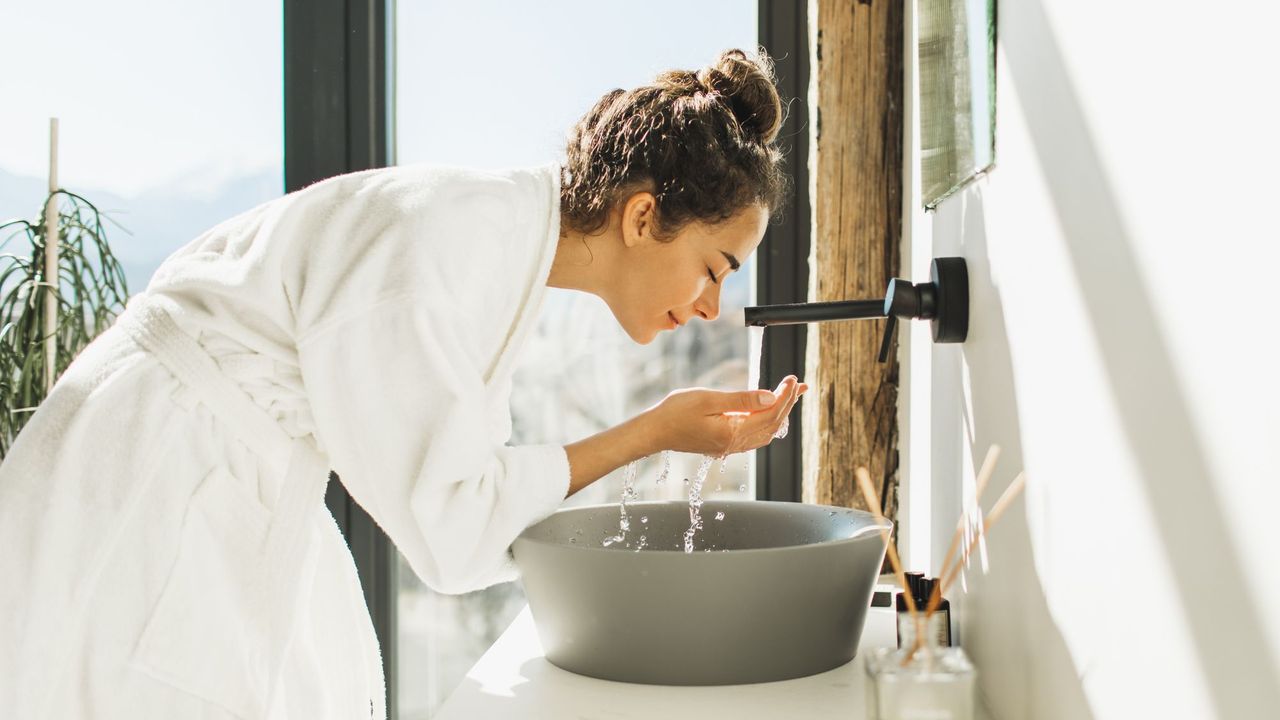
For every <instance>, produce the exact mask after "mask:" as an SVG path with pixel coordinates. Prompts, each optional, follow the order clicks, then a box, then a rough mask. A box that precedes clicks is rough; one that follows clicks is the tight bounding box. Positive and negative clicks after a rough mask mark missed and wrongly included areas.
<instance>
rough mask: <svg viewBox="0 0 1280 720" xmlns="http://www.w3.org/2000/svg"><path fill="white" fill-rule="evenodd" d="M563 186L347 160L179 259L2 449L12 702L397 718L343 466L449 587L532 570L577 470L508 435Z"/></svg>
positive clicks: (176, 712)
mask: <svg viewBox="0 0 1280 720" xmlns="http://www.w3.org/2000/svg"><path fill="white" fill-rule="evenodd" d="M558 181H559V175H558V170H557V168H556V167H555V166H554V165H549V166H545V167H539V168H526V169H518V170H509V171H502V172H494V173H482V172H476V171H468V170H462V169H456V168H444V167H433V166H406V167H398V168H388V169H380V170H370V171H364V172H358V173H352V174H348V175H344V176H340V177H336V178H331V179H329V180H325V181H323V182H320V183H316V184H314V185H312V186H310V187H307V188H305V189H303V190H301V191H298V192H295V193H291V194H289V195H286V196H284V197H281V198H279V199H277V200H274V201H271V202H269V203H266V204H264V205H261V206H259V207H257V208H254V209H252V210H250V211H248V212H246V213H244V214H241V215H239V216H237V217H234V218H232V219H230V220H228V221H226V222H224V223H222V224H220V225H218V226H216V227H214V228H213V229H211V230H209V231H208V232H206V233H205V234H203V235H202V236H200V237H199V238H197V239H196V240H195V241H193V242H191V243H190V244H188V245H187V246H186V247H184V248H182V249H181V250H179V251H178V252H177V253H175V254H174V255H173V256H172V257H170V258H169V259H168V260H166V261H165V263H164V264H163V265H162V266H161V267H160V269H159V270H157V272H156V274H155V277H154V278H153V280H152V282H151V284H150V285H149V286H148V288H147V291H146V293H145V294H143V295H140V296H138V297H136V298H135V299H134V300H132V301H131V302H130V305H129V310H128V311H127V312H126V313H125V315H124V316H123V317H122V318H121V320H120V321H118V322H117V323H116V324H115V325H114V326H113V327H112V328H111V329H110V330H108V331H107V332H106V333H104V334H103V335H102V336H101V337H100V338H98V339H97V340H95V341H94V342H93V343H92V344H91V345H90V346H89V347H88V348H86V349H85V350H84V352H83V353H81V355H80V356H79V357H78V358H77V359H76V360H75V362H74V363H73V364H72V366H71V367H70V368H69V369H68V370H67V372H66V373H65V374H64V376H63V377H62V378H61V379H60V380H59V382H58V384H57V385H56V386H55V388H54V389H53V392H52V393H51V394H50V396H49V397H48V398H47V399H46V400H45V402H44V403H43V404H42V405H41V407H40V408H39V410H38V411H37V412H36V413H35V415H34V416H33V417H32V418H31V420H30V422H29V424H28V425H27V426H26V428H25V429H24V430H23V432H22V433H21V435H20V436H19V437H18V438H17V440H16V442H15V443H14V444H13V447H12V449H11V451H10V453H9V455H8V457H7V458H6V459H5V461H4V463H3V465H0V718H22V719H23V720H26V719H28V718H59V719H61V718H79V717H85V718H165V719H166V720H170V719H172V718H220V719H222V718H245V719H249V718H253V719H256V718H273V719H282V718H306V719H307V720H319V719H321V718H344V719H345V718H367V717H375V718H376V717H381V716H382V715H383V714H384V709H383V707H382V705H383V703H382V695H383V679H382V675H381V665H380V662H379V655H378V648H377V643H376V640H375V638H374V634H373V629H372V625H371V623H370V620H369V616H368V610H367V608H366V607H365V604H364V598H363V595H362V593H361V589H360V585H359V582H358V579H357V576H356V572H355V567H354V565H353V563H352V559H351V555H350V553H349V552H348V550H347V547H346V544H345V542H344V541H343V538H342V536H341V534H340V533H339V531H338V529H337V527H336V525H335V523H334V522H333V519H332V517H331V516H330V515H329V513H328V511H327V510H326V509H325V508H324V505H323V499H322V497H323V488H324V484H325V477H327V470H328V469H329V468H332V469H333V470H334V471H335V472H337V473H338V475H339V476H340V477H341V479H342V482H343V484H344V485H345V486H346V488H347V490H348V491H349V492H350V493H351V495H352V496H353V497H355V499H356V500H357V501H358V502H359V503H360V504H361V505H362V506H363V507H364V508H365V509H366V510H367V511H368V512H369V513H370V514H371V515H372V516H373V517H374V519H375V520H376V521H377V522H378V524H379V525H380V526H381V527H382V528H383V529H384V530H385V531H386V532H387V533H388V534H389V535H390V537H391V539H392V540H393V541H394V542H395V544H396V546H397V548H398V549H399V550H400V552H401V553H403V554H404V555H405V557H406V558H407V559H408V561H409V563H410V565H411V566H412V567H413V569H414V571H415V572H417V574H418V575H419V576H421V578H422V579H423V580H424V581H425V582H426V583H427V584H428V585H430V586H432V587H434V588H435V589H437V590H439V591H442V592H446V593H458V592H464V591H468V590H472V589H478V588H481V587H485V586H487V585H491V584H493V583H497V582H501V581H506V580H510V579H513V578H514V577H515V576H516V571H515V568H514V566H513V565H512V562H511V557H510V554H509V552H508V548H509V546H510V544H511V542H512V540H513V539H514V538H515V537H516V535H518V534H519V533H520V531H521V530H523V529H524V528H525V527H527V526H529V525H530V524H532V523H534V522H536V521H538V520H540V519H542V518H543V517H546V516H547V515H549V514H550V513H551V512H552V511H554V510H555V509H556V508H557V507H558V506H559V505H560V503H561V502H562V501H563V500H564V497H565V494H566V492H567V491H568V486H569V467H568V461H567V458H566V456H565V453H564V450H563V448H561V447H560V446H558V445H555V446H553V445H548V446H526V447H509V446H507V445H506V444H505V443H506V442H507V440H508V439H509V436H510V430H511V420H510V413H509V409H508V395H509V393H510V388H511V372H512V359H513V356H514V355H515V354H516V353H517V351H518V349H519V347H520V345H521V343H522V341H523V340H524V338H525V336H526V334H527V333H528V331H529V329H530V326H531V325H532V324H533V322H534V319H535V315H536V314H537V313H536V310H537V306H538V304H539V302H540V301H541V299H542V296H543V294H544V291H545V287H546V280H547V274H548V272H549V271H550V266H551V260H552V257H553V255H554V252H555V246H556V241H557V238H558V235H559V182H558ZM289 478H293V479H292V480H290V479H289Z"/></svg>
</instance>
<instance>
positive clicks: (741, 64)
mask: <svg viewBox="0 0 1280 720" xmlns="http://www.w3.org/2000/svg"><path fill="white" fill-rule="evenodd" d="M696 77H697V80H698V83H699V84H700V85H701V86H702V88H703V90H704V91H705V92H708V93H714V94H717V95H720V96H722V97H723V98H724V99H725V100H726V101H727V103H728V105H729V107H730V109H731V110H732V111H733V115H734V117H735V118H736V119H737V121H738V125H739V126H740V127H741V128H742V131H743V133H744V134H745V135H746V136H747V138H748V139H749V140H752V141H755V142H758V143H760V144H762V145H768V144H770V143H772V142H773V141H774V140H775V139H776V138H777V137H778V132H779V131H780V130H781V129H782V100H781V98H779V97H778V88H777V87H776V85H775V80H774V75H773V62H772V61H771V60H770V59H769V56H768V54H766V53H764V52H760V53H758V54H756V55H754V56H752V55H748V54H747V53H745V52H743V51H742V50H737V49H734V50H726V51H724V52H722V53H720V57H719V58H717V59H716V61H715V62H714V63H712V64H711V65H709V66H707V67H705V68H703V69H701V70H699V71H698V72H697V73H696Z"/></svg>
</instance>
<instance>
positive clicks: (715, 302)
mask: <svg viewBox="0 0 1280 720" xmlns="http://www.w3.org/2000/svg"><path fill="white" fill-rule="evenodd" d="M693 311H694V312H696V313H697V314H698V316H699V317H701V318H702V319H703V320H715V319H716V318H718V317H720V285H719V284H718V283H710V284H708V285H707V288H706V290H703V291H702V294H701V295H699V296H698V299H697V300H695V301H694V303H693Z"/></svg>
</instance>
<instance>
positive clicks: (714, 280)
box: [707, 267, 720, 285]
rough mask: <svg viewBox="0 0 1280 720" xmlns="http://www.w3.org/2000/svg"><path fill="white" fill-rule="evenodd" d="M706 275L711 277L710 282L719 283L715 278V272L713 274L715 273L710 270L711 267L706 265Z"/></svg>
mask: <svg viewBox="0 0 1280 720" xmlns="http://www.w3.org/2000/svg"><path fill="white" fill-rule="evenodd" d="M707 277H709V278H711V282H713V283H715V284H717V285H719V284H720V281H719V280H717V279H716V274H715V273H713V272H711V268H710V267H708V268H707Z"/></svg>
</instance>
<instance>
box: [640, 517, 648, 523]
mask: <svg viewBox="0 0 1280 720" xmlns="http://www.w3.org/2000/svg"><path fill="white" fill-rule="evenodd" d="M640 522H642V523H647V522H649V516H648V515H642V516H641V517H640Z"/></svg>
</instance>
